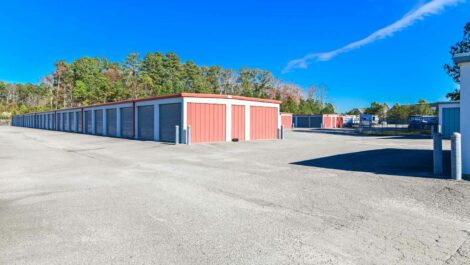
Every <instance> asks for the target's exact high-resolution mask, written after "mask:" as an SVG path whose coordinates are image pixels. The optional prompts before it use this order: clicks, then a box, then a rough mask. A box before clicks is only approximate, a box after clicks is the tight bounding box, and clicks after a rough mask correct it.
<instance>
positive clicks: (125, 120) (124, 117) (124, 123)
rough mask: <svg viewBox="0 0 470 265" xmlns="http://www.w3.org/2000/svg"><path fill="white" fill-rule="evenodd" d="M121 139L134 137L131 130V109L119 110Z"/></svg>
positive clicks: (132, 129)
mask: <svg viewBox="0 0 470 265" xmlns="http://www.w3.org/2000/svg"><path fill="white" fill-rule="evenodd" d="M120 112H121V137H123V138H132V137H134V128H133V120H134V117H133V111H132V107H127V108H121V109H120Z"/></svg>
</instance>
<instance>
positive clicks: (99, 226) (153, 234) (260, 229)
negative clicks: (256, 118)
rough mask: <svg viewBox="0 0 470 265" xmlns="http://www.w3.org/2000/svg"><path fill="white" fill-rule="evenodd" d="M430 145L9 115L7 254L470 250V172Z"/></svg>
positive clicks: (223, 258) (287, 257)
mask: <svg viewBox="0 0 470 265" xmlns="http://www.w3.org/2000/svg"><path fill="white" fill-rule="evenodd" d="M444 146H445V147H446V148H448V147H449V143H447V142H446V143H445V144H444ZM431 147H432V143H431V140H429V139H409V138H400V137H364V136H354V135H337V134H328V133H320V132H310V131H304V132H286V139H285V140H283V141H257V142H247V143H216V144H194V145H191V146H185V145H178V146H174V145H171V144H164V143H157V142H141V141H130V140H124V139H114V138H106V137H96V136H88V135H80V134H72V133H60V132H53V131H45V130H35V129H28V128H15V127H8V126H0V264H61V265H63V264H188V265H189V264H218V265H219V264H361V265H363V264H470V182H468V181H463V182H455V181H452V180H448V179H445V177H443V178H433V177H432V174H431V173H432V172H431V169H432V164H431V163H432V153H431Z"/></svg>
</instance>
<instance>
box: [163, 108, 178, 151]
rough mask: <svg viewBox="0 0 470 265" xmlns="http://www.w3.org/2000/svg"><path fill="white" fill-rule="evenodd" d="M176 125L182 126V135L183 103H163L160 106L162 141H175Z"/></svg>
mask: <svg viewBox="0 0 470 265" xmlns="http://www.w3.org/2000/svg"><path fill="white" fill-rule="evenodd" d="M176 125H178V126H179V127H180V136H181V103H175V104H161V105H160V107H159V127H160V131H159V133H160V141H162V142H174V141H175V126H176ZM180 140H181V138H180Z"/></svg>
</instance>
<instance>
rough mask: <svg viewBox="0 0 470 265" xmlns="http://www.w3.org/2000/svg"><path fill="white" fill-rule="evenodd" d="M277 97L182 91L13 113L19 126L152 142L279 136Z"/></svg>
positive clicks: (220, 140)
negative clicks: (110, 101) (33, 111)
mask: <svg viewBox="0 0 470 265" xmlns="http://www.w3.org/2000/svg"><path fill="white" fill-rule="evenodd" d="M280 103H281V102H280V101H277V100H268V99H259V98H248V97H242V96H230V95H213V94H193V93H181V94H176V95H169V96H160V97H153V98H146V99H136V100H126V101H120V102H113V103H105V104H99V105H93V106H86V107H79V108H69V109H61V110H56V111H53V112H44V113H31V114H26V115H18V116H14V117H13V121H12V124H13V125H14V126H23V127H32V128H40V129H50V130H57V131H64V132H76V133H85V134H92V135H102V136H110V137H120V138H129V139H139V140H150V141H164V142H176V140H177V142H180V143H186V142H187V141H189V140H190V141H191V142H192V143H199V142H224V141H232V140H238V141H248V140H273V139H278V135H279V130H280V127H281V117H280V113H279V104H280Z"/></svg>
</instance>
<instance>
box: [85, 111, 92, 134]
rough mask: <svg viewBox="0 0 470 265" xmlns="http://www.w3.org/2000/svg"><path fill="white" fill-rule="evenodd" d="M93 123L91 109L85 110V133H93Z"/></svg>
mask: <svg viewBox="0 0 470 265" xmlns="http://www.w3.org/2000/svg"><path fill="white" fill-rule="evenodd" d="M92 130H93V124H92V123H91V110H87V111H85V133H88V134H91V133H92V132H93V131H92Z"/></svg>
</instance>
